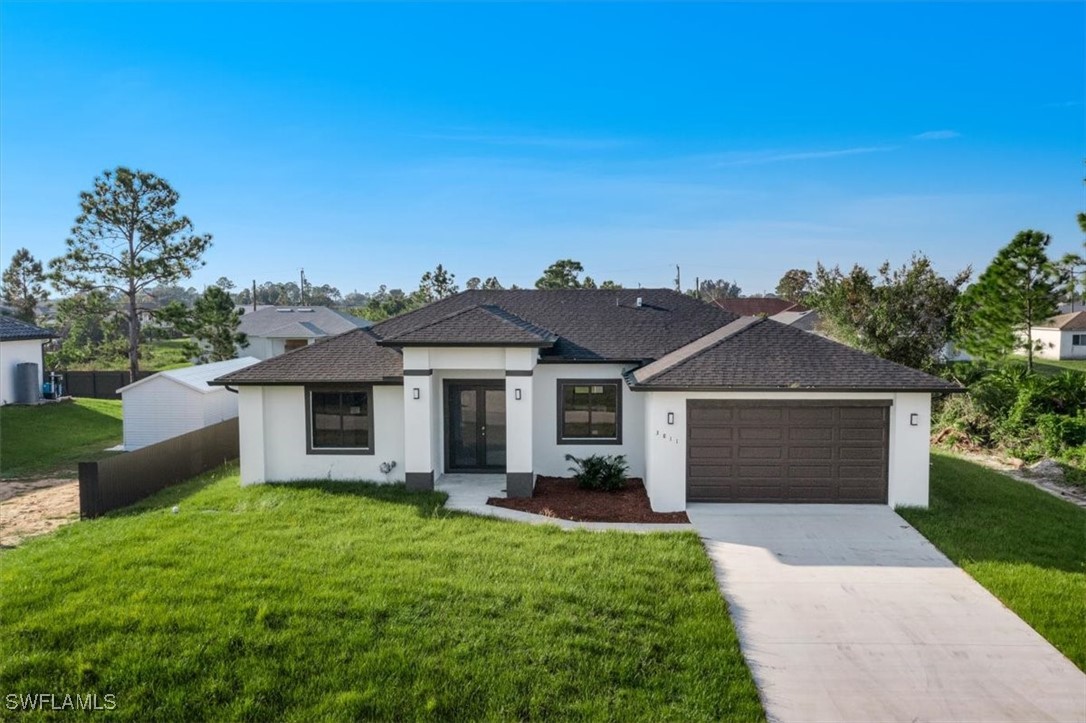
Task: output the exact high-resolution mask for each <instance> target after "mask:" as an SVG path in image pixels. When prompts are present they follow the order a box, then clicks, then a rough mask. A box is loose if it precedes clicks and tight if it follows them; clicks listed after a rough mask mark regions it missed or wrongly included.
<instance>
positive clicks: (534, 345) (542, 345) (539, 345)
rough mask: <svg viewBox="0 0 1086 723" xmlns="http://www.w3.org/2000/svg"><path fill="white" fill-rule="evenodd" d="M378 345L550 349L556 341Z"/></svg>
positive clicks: (386, 342)
mask: <svg viewBox="0 0 1086 723" xmlns="http://www.w3.org/2000/svg"><path fill="white" fill-rule="evenodd" d="M376 343H377V346H385V347H397V348H402V347H419V346H432V347H457V346H460V347H470V348H473V349H478V348H491V349H504V348H508V347H517V348H527V349H550V348H551V347H553V346H554V341H543V340H540V341H517V342H495V341H397V340H396V339H378V340H377V342H376Z"/></svg>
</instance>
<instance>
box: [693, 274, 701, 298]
mask: <svg viewBox="0 0 1086 723" xmlns="http://www.w3.org/2000/svg"><path fill="white" fill-rule="evenodd" d="M694 298H695V299H697V300H698V301H701V277H700V276H695V277H694Z"/></svg>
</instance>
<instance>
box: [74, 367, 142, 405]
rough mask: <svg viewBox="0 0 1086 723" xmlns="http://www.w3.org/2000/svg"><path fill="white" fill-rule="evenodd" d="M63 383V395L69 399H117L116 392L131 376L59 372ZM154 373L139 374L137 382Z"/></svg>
mask: <svg viewBox="0 0 1086 723" xmlns="http://www.w3.org/2000/svg"><path fill="white" fill-rule="evenodd" d="M59 374H60V376H61V378H62V379H63V381H64V393H65V394H66V395H68V396H70V397H90V398H92V399H119V398H120V397H118V396H117V390H118V389H120V388H121V387H124V386H127V385H128V384H129V383H130V381H131V379H132V374H131V373H130V372H125V371H114V372H99V371H91V372H59ZM152 374H154V372H140V373H139V374H137V375H136V379H137V381H138V380H140V379H143V378H145V377H149V376H151V375H152Z"/></svg>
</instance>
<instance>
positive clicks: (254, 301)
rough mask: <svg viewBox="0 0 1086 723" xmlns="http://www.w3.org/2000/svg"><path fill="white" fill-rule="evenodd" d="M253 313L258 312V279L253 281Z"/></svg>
mask: <svg viewBox="0 0 1086 723" xmlns="http://www.w3.org/2000/svg"><path fill="white" fill-rule="evenodd" d="M253 311H256V279H253Z"/></svg>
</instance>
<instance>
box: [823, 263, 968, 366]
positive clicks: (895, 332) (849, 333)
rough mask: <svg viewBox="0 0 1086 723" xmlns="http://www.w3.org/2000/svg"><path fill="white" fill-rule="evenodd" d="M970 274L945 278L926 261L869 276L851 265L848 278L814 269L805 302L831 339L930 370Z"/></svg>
mask: <svg viewBox="0 0 1086 723" xmlns="http://www.w3.org/2000/svg"><path fill="white" fill-rule="evenodd" d="M970 274H971V270H970V269H966V270H964V271H961V272H960V273H958V274H957V275H955V276H954V277H953V278H949V279H948V278H944V277H943V276H940V275H939V274H938V273H936V271H935V269H934V268H932V265H931V261H929V260H928V258H927V257H926V256H923V255H918V256H913V257H912V260H911V261H910V262H909V263H908V264H906V265H903V266H901V267H899V268H896V269H893V268H891V266H890V263H889V262H886V263H884V264H883V265H882V266H880V267H879V269H878V273H877V274H872V273H871V272H869V271H868V270H867V269H865V268H864V267H862V266H859V265H856V266H853V267H852V270H851V271H850V272H849V273H848V274H845V273H842V271H841V269H840V268H839V267H836V266H835V267H834V268H832V269H827V268H826V267H824V266H823V265H822V264H818V267H817V268H816V269H815V274H814V279H813V281H812V285H811V293H810V295H809V296H808V297H807V303H808V304H810V305H811V306H812V307H813V308H815V309H818V312H819V315H820V316H821V318H822V328H823V329H824V330H825V331H827V332H828V333H829V335H830V336H832V337H834V338H836V339H837V340H838V341H842V342H844V343H846V344H849V345H851V346H855V347H857V348H859V349H863V350H864V351H868V352H871V353H872V354H875V355H877V356H880V357H882V358H884V359H889V360H890V361H895V362H898V363H899V364H905V365H906V366H910V367H913V368H915V369H924V370H928V371H930V370H932V369H934V368H935V367H937V366H938V365H939V364H940V363H941V362H942V358H943V350H944V348H945V347H946V344H947V342H948V341H949V340H950V339H951V338H952V335H953V331H954V320H955V309H956V305H957V301H958V297H959V294H960V292H961V288H962V287H963V286H964V285H965V284H966V283H967V282H968V281H969V276H970Z"/></svg>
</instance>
